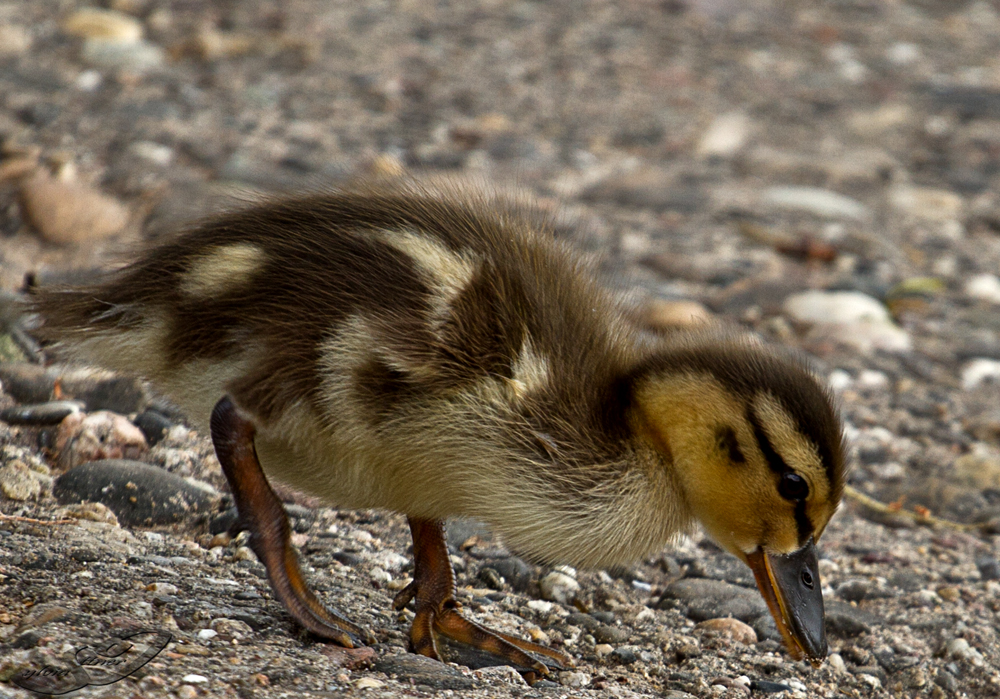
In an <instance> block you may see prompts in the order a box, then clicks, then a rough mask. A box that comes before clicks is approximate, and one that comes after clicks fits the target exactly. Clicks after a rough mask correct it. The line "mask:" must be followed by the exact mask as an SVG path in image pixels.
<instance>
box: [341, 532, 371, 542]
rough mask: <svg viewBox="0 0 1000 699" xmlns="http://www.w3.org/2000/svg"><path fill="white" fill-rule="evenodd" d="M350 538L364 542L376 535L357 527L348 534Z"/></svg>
mask: <svg viewBox="0 0 1000 699" xmlns="http://www.w3.org/2000/svg"><path fill="white" fill-rule="evenodd" d="M347 538H348V539H353V540H354V541H357V542H359V543H362V544H366V543H368V542H370V541H371V540H372V539H374V538H375V537H374V536H372V535H371V534H369V533H368V532H366V531H365V530H364V529H355V530H353V531H352V532H350V533H349V534H348V535H347Z"/></svg>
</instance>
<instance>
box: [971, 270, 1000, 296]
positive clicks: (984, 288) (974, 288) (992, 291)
mask: <svg viewBox="0 0 1000 699" xmlns="http://www.w3.org/2000/svg"><path fill="white" fill-rule="evenodd" d="M965 293H966V294H967V295H969V296H971V297H972V298H974V299H981V300H983V301H989V302H990V303H1000V278H997V276H996V275H995V274H977V275H976V276H974V277H972V278H970V279H969V281H967V282H966V283H965Z"/></svg>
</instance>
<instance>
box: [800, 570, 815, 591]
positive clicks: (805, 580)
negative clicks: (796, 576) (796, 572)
mask: <svg viewBox="0 0 1000 699" xmlns="http://www.w3.org/2000/svg"><path fill="white" fill-rule="evenodd" d="M802 584H803V585H805V586H806V587H808V588H809V589H810V590H811V589H813V576H812V573H810V572H809V571H808V570H803V571H802Z"/></svg>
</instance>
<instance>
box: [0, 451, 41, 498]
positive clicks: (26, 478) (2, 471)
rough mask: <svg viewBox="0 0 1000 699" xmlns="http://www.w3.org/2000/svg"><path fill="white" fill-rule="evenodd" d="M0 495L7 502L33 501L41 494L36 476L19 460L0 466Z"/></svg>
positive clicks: (39, 483) (39, 482)
mask: <svg viewBox="0 0 1000 699" xmlns="http://www.w3.org/2000/svg"><path fill="white" fill-rule="evenodd" d="M0 494H3V496H4V497H5V498H7V499H8V500H17V501H21V502H23V501H25V500H34V499H36V498H37V497H39V496H40V495H41V494H42V483H41V481H40V480H39V478H38V476H37V475H36V474H35V473H34V472H33V471H32V470H31V469H30V468H28V466H27V464H25V463H24V462H23V461H21V460H19V459H14V460H11V461H8V462H7V463H5V464H4V465H3V466H0Z"/></svg>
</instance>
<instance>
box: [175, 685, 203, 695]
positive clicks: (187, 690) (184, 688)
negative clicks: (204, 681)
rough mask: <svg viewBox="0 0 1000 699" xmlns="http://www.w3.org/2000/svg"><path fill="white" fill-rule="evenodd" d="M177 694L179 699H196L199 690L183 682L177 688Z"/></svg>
mask: <svg viewBox="0 0 1000 699" xmlns="http://www.w3.org/2000/svg"><path fill="white" fill-rule="evenodd" d="M177 696H178V697H179V699H194V698H195V697H196V696H198V690H197V689H195V688H194V687H192V686H191V685H189V684H182V685H181V686H180V687H178V688H177Z"/></svg>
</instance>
